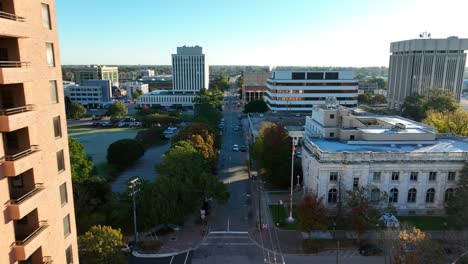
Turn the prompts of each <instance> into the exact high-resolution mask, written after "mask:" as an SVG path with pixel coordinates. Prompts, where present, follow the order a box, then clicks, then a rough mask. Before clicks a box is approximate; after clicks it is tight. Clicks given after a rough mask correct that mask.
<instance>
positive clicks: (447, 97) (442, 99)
mask: <svg viewBox="0 0 468 264" xmlns="http://www.w3.org/2000/svg"><path fill="white" fill-rule="evenodd" d="M424 96H425V97H426V100H425V102H424V105H423V108H424V110H425V111H428V110H434V111H437V112H444V111H448V112H454V111H455V110H456V109H458V108H459V107H460V106H459V105H458V104H457V102H456V101H455V97H454V96H453V94H452V93H451V92H449V91H448V90H445V89H439V88H438V89H428V90H427V91H426V92H425V93H424Z"/></svg>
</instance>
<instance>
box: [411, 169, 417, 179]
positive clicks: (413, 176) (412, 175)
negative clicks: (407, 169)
mask: <svg viewBox="0 0 468 264" xmlns="http://www.w3.org/2000/svg"><path fill="white" fill-rule="evenodd" d="M410 181H418V172H415V171H413V172H411V174H410Z"/></svg>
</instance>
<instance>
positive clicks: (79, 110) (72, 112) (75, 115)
mask: <svg viewBox="0 0 468 264" xmlns="http://www.w3.org/2000/svg"><path fill="white" fill-rule="evenodd" d="M85 115H86V108H84V106H82V105H80V104H74V103H72V104H71V105H70V107H69V109H68V112H67V118H69V119H80V118H82V117H83V116H85Z"/></svg>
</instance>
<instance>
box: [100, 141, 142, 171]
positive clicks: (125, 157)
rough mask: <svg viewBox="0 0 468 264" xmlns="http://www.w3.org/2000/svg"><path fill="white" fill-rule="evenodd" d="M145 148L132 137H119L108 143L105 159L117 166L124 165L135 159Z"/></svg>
mask: <svg viewBox="0 0 468 264" xmlns="http://www.w3.org/2000/svg"><path fill="white" fill-rule="evenodd" d="M144 153H145V150H144V149H143V146H141V145H140V144H139V143H138V142H137V141H136V140H134V139H121V140H117V141H115V142H114V143H112V144H110V146H109V148H108V149H107V161H108V162H109V163H111V164H114V165H117V166H119V167H125V166H128V165H130V164H132V163H133V162H135V161H137V160H138V159H139V158H140V157H141V156H143V154H144Z"/></svg>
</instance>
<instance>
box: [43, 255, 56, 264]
mask: <svg viewBox="0 0 468 264" xmlns="http://www.w3.org/2000/svg"><path fill="white" fill-rule="evenodd" d="M52 263H54V261H53V260H52V257H51V256H45V257H43V258H42V264H52Z"/></svg>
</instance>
